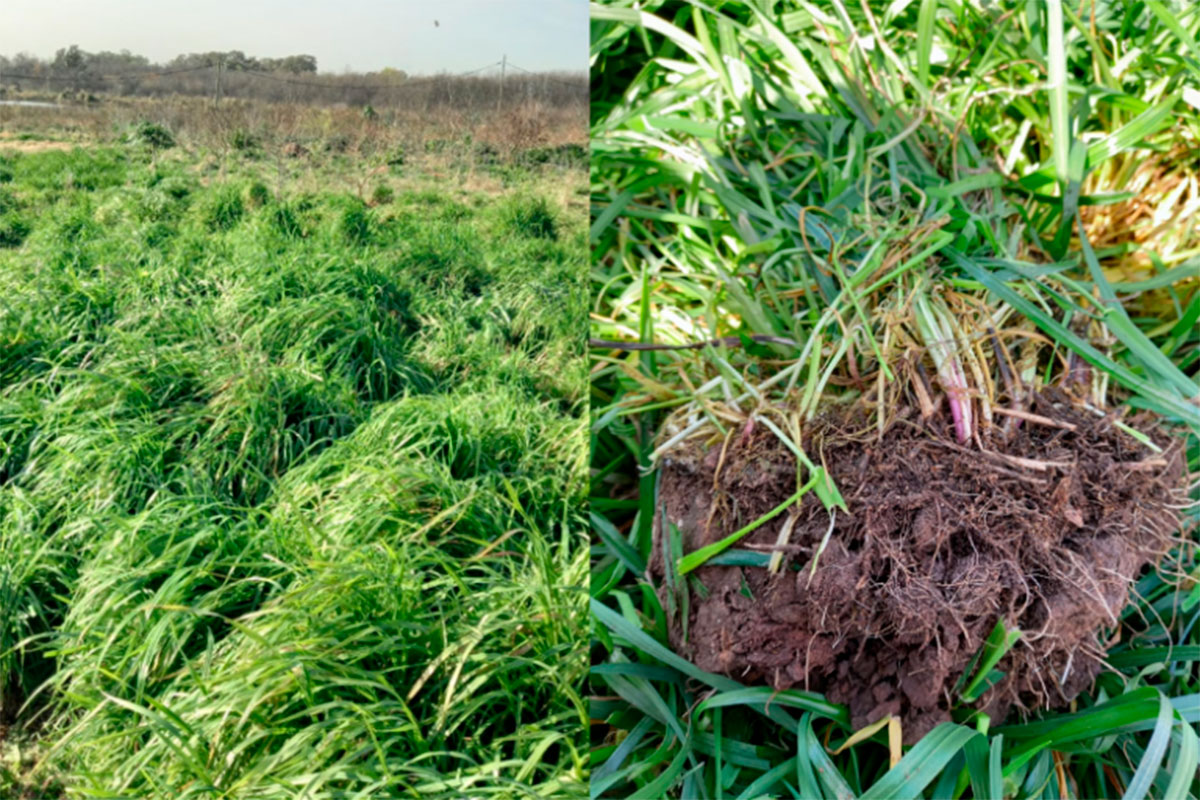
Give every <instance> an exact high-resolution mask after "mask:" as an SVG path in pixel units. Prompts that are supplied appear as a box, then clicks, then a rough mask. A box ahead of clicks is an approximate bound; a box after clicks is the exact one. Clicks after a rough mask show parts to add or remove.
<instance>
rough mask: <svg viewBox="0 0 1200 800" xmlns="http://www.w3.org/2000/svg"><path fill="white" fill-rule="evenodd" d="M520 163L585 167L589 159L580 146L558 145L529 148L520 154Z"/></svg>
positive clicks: (586, 151)
mask: <svg viewBox="0 0 1200 800" xmlns="http://www.w3.org/2000/svg"><path fill="white" fill-rule="evenodd" d="M519 160H520V161H522V162H523V163H525V164H530V165H541V164H557V165H559V166H563V167H586V166H587V165H588V163H589V160H590V157H589V154H588V149H587V148H586V147H585V146H583V145H581V144H575V143H573V142H572V143H571V144H560V145H558V146H557V147H531V148H530V149H528V150H526V151H524V152H523V153H521V156H520V159H519Z"/></svg>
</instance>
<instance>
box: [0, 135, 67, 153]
mask: <svg viewBox="0 0 1200 800" xmlns="http://www.w3.org/2000/svg"><path fill="white" fill-rule="evenodd" d="M76 147H82V145H80V144H79V143H77V142H55V141H50V140H48V139H14V138H11V134H6V133H4V132H3V131H0V151H5V152H10V153H13V152H15V153H44V152H46V151H49V150H67V151H69V150H74V149H75V148H76Z"/></svg>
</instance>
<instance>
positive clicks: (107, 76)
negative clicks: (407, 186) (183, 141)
mask: <svg viewBox="0 0 1200 800" xmlns="http://www.w3.org/2000/svg"><path fill="white" fill-rule="evenodd" d="M499 72H500V70H499V65H488V66H487V67H483V68H482V69H479V70H476V71H475V72H474V73H473V74H459V75H450V74H443V75H431V76H411V75H409V74H408V73H406V72H404V71H403V70H398V69H391V68H389V69H384V70H381V71H379V72H365V73H343V74H328V73H325V74H323V73H321V72H319V71H318V68H317V59H316V58H315V57H314V56H311V55H304V54H297V55H289V56H284V57H282V58H262V57H255V56H248V55H246V54H245V53H243V52H241V51H239V50H233V51H229V52H208V53H190V54H187V55H180V56H176V57H175V58H174V59H171V60H170V61H167V62H165V63H162V64H156V63H153V62H151V61H150V60H149V59H148V58H146V57H145V56H140V55H136V54H133V53H130V52H129V51H128V50H122V51H121V52H119V53H113V52H108V51H105V52H100V53H89V52H87V51H85V50H81V49H80V48H79V47H78V46H76V45H72V46H71V47H67V48H63V49H60V50H59V51H58V52H57V53H55V56H54V58H53V59H39V58H36V57H34V56H31V55H29V54H27V53H21V54H18V55H16V56H13V57H11V58H10V57H6V56H3V55H0V94H4V93H7V92H13V93H17V92H42V93H52V94H54V95H56V96H59V97H61V98H63V99H68V100H84V101H86V100H91V99H96V98H98V96H100V95H120V96H125V97H164V96H170V95H191V96H212V97H213V98H214V99H219V98H240V99H246V100H261V101H266V102H291V103H303V104H311V105H341V104H346V105H357V106H364V107H365V106H372V107H379V108H389V107H392V108H435V107H439V106H444V105H451V106H458V107H478V106H484V107H491V106H495V107H501V106H503V107H511V106H513V105H518V104H521V103H524V102H536V103H542V104H547V105H553V106H562V105H574V104H580V105H582V104H586V103H587V76H586V75H585V74H582V73H532V72H529V71H526V70H524V69H522V68H521V67H520V66H519V65H515V64H514V65H512V66H511V67H510V68H508V69H506V70H505V71H504V76H503V80H502V79H501V76H500V74H499ZM485 73H486V74H485Z"/></svg>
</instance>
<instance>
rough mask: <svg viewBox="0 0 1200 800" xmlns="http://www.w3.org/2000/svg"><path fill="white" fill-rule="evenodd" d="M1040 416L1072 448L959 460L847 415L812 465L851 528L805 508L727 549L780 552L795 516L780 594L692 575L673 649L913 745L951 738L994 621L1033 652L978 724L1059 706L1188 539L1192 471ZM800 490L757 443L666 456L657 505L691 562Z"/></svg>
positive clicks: (753, 434) (749, 580)
mask: <svg viewBox="0 0 1200 800" xmlns="http://www.w3.org/2000/svg"><path fill="white" fill-rule="evenodd" d="M1031 411H1032V412H1034V413H1036V414H1038V415H1041V416H1043V417H1046V418H1048V420H1049V419H1052V420H1054V421H1055V422H1057V423H1058V424H1059V425H1065V426H1068V427H1069V428H1073V429H1068V427H1058V426H1055V425H1050V424H1046V422H1031V421H1022V422H1020V423H1018V424H1017V425H1015V426H1014V425H1013V424H1012V423H1009V424H1008V426H1007V427H1008V428H1009V430H1008V433H1007V434H1001V433H1000V431H999V430H998V429H993V431H994V433H993V435H991V436H989V437H985V439H984V440H982V441H980V442H977V443H974V444H972V445H970V446H960V445H958V444H957V443H955V441H954V439H953V435H952V431H951V430H950V429H949V427H948V426H944V425H943V426H939V425H938V424H937V423H936V422H933V423H931V422H926V421H919V420H917V419H916V416H917V415H916V414H915V413H901V414H900V415H899V416H900V418H899V419H897V421H896V422H894V423H893V424H892V425H891V426H890V427H889V428H888V429H887V430H886V432H885V433H884V435H883V436H882V437H879V436H878V432H877V431H876V429H875V428H874V427H873V426H871V425H869V424H868V423H866V422H864V421H863V418H862V417H861V415H859V414H857V412H853V411H841V412H839V413H837V414H831V415H827V416H826V417H825V418H823V419H820V420H817V421H815V422H814V423H813V424H812V425H811V426H810V427H809V430H808V432H807V433H806V436H805V440H804V442H803V445H804V449H805V451H806V452H808V453H810V454H812V453H820V454H821V458H822V460H823V461H824V464H825V466H826V469H827V470H828V471H829V473H830V474H831V476H832V477H833V480H834V482H835V483H836V485H837V487H838V488H839V489H840V491H841V493H842V495H843V497H844V498H845V501H846V504H847V507H848V509H849V513H846V512H843V511H836V512H835V513H834V515H833V519H832V523H831V517H830V513H829V512H827V511H826V510H825V508H824V507H823V506H822V505H821V503H820V502H819V501H818V500H817V498H816V497H814V496H813V494H812V493H811V492H810V493H808V494H807V495H806V496H805V497H804V499H803V501H802V502H801V503H800V504H798V505H796V506H793V507H792V508H791V509H790V510H789V512H788V513H784V514H781V515H780V516H778V517H776V518H775V519H773V520H772V521H771V522H769V523H767V524H765V525H763V526H762V527H760V528H759V529H757V530H756V531H754V533H752V534H751V535H749V536H748V537H746V538H745V539H743V540H742V541H741V542H740V543H739V544H737V545H735V547H736V548H742V549H757V550H760V551H769V550H771V549H772V548H773V547H774V545H775V542H776V539H777V537H778V534H779V533H780V530H781V526H782V525H783V524H784V523H785V521H786V520H787V518H788V514H789V513H790V514H791V515H793V517H794V519H793V520H792V522H793V528H792V531H791V534H790V537H789V539H788V541H789V545H788V546H787V549H786V551H785V552H786V553H787V556H788V558H787V560H786V561H785V565H787V566H785V568H784V569H783V570H781V571H780V572H779V573H778V574H776V575H771V574H769V572H768V570H767V569H765V568H762V567H737V566H703V567H700V568H699V569H697V570H696V571H695V572H694V573H691V574H692V575H694V576H695V577H696V578H697V579H698V582H699V584H701V585H702V588H701V586H699V585H697V583H696V582H695V581H693V582H692V587H691V589H692V590H691V592H690V597H689V603H688V606H687V608H688V609H689V615H688V625H687V635H686V640H685V638H684V629H683V627H682V626H681V625H680V624H679V620H678V619H672V620H670V636H671V643H672V645H673V646H674V648H675V649H676V650H677V651H678V652H679V653H680V654H682V655H684V656H685V657H687V658H689V659H690V660H692V661H693V662H694V663H695V664H696V665H697V666H699V667H700V668H702V669H705V670H708V671H711V672H717V673H722V674H725V675H729V676H731V677H734V678H736V679H738V680H740V681H742V682H745V683H750V684H756V683H757V684H762V683H766V684H769V685H771V686H774V687H775V688H777V689H787V688H798V689H807V690H812V691H816V692H822V693H824V694H825V695H826V696H827V697H828V698H829V699H830V700H832V701H835V702H838V703H844V704H846V705H847V706H848V707H849V709H850V713H851V717H852V721H853V724H854V725H855V727H861V726H863V725H866V724H868V723H871V722H874V721H876V720H878V719H881V718H882V717H884V716H885V715H888V714H895V715H899V716H900V718H901V722H902V726H903V731H904V739H905V741H906V742H909V743H911V742H915V741H916V740H917V739H919V738H920V737H921V736H923V735H924V734H925V733H927V732H928V731H929V730H930V729H932V728H933V727H934V726H935V725H936V724H937V723H939V722H942V721H945V720H948V719H949V718H950V715H949V709H950V707H951V705H952V704H953V703H954V702H956V698H955V696H954V689H955V684H956V682H957V681H958V679H959V677H960V676H961V675H962V673H963V672H964V671H966V669H967V668H968V666H969V663H970V661H971V659H972V658H973V656H974V655H975V653H976V652H977V651H978V650H979V648H980V646H981V644H982V643H983V641H984V639H985V638H986V637H987V635H988V634H989V633H990V632H991V631H992V628H993V627H994V626H995V624H996V621H997V620H998V619H1003V620H1004V622H1005V625H1006V626H1007V627H1008V628H1010V629H1011V628H1012V627H1017V628H1019V629H1020V630H1021V631H1023V636H1022V638H1021V639H1020V640H1019V641H1018V643H1017V645H1016V646H1015V647H1014V648H1013V650H1012V651H1010V652H1009V654H1008V655H1006V656H1005V657H1004V659H1003V660H1002V661H1001V662H1000V664H999V669H1002V670H1003V671H1004V672H1005V673H1006V677H1005V678H1004V679H1003V680H1001V681H1000V682H999V683H997V684H996V686H994V687H993V688H992V689H991V690H989V691H988V692H987V693H986V694H985V695H984V696H983V697H982V698H981V699H980V701H979V707H981V708H982V709H983V710H984V711H986V712H987V713H989V714H990V715H991V716H992V718H993V719H996V720H999V719H1000V718H1002V717H1003V716H1004V715H1005V714H1006V713H1007V712H1008V710H1009V709H1010V708H1012V707H1013V706H1014V705H1015V706H1017V707H1019V708H1022V709H1026V710H1030V709H1033V708H1038V707H1055V706H1060V705H1063V704H1065V703H1067V702H1068V701H1069V700H1071V699H1072V698H1073V697H1074V696H1075V695H1077V694H1078V693H1079V692H1080V691H1082V690H1083V689H1085V688H1087V687H1088V686H1089V685H1090V684H1091V683H1092V681H1093V679H1094V678H1095V676H1096V675H1097V674H1098V673H1099V672H1100V670H1101V669H1102V668H1103V654H1104V646H1103V644H1102V642H1101V640H1102V637H1103V635H1104V632H1105V631H1106V629H1108V630H1111V629H1113V628H1115V627H1116V621H1117V618H1118V615H1119V614H1120V612H1121V609H1122V608H1123V607H1124V606H1125V604H1126V602H1127V601H1128V599H1129V588H1130V584H1131V582H1132V581H1133V580H1134V579H1136V577H1137V576H1138V574H1139V572H1140V571H1141V570H1142V569H1143V568H1144V567H1146V565H1148V564H1152V563H1156V562H1157V561H1158V560H1159V559H1161V557H1162V556H1163V554H1164V553H1165V552H1166V551H1167V550H1168V549H1169V547H1170V544H1171V539H1170V537H1171V536H1172V535H1173V534H1175V533H1176V532H1177V531H1178V528H1179V524H1180V523H1179V517H1178V514H1177V513H1176V512H1175V511H1173V510H1172V509H1170V508H1168V507H1167V506H1168V505H1169V504H1171V503H1173V502H1177V500H1176V499H1173V498H1178V497H1179V496H1180V494H1179V492H1180V490H1181V489H1182V486H1183V484H1184V483H1185V476H1184V473H1185V466H1184V461H1183V458H1182V455H1181V447H1180V442H1179V441H1178V440H1176V439H1172V438H1171V437H1169V436H1167V435H1164V434H1163V433H1161V432H1155V433H1152V436H1153V437H1154V439H1155V441H1156V442H1157V443H1158V444H1159V446H1160V447H1162V448H1163V449H1164V452H1163V453H1161V454H1158V453H1154V452H1153V451H1152V450H1150V449H1149V448H1148V447H1146V446H1145V445H1143V444H1141V443H1139V442H1138V441H1137V440H1135V439H1134V438H1133V437H1131V436H1129V435H1128V434H1126V433H1123V432H1121V431H1120V430H1118V429H1117V428H1115V427H1114V426H1113V425H1112V422H1111V420H1110V419H1107V418H1104V419H1102V418H1100V417H1097V416H1094V415H1092V414H1090V413H1089V412H1086V411H1081V410H1076V409H1075V408H1073V407H1071V406H1070V405H1069V404H1068V403H1067V401H1066V399H1065V398H1064V397H1062V396H1059V395H1056V394H1051V393H1046V394H1044V395H1042V396H1041V397H1039V398H1036V399H1035V401H1034V404H1033V407H1032V409H1031ZM907 417H911V418H907ZM998 419H999V418H998ZM1136 424H1137V425H1139V426H1142V427H1143V429H1144V428H1145V427H1147V426H1149V421H1148V420H1138V421H1136ZM796 488H797V486H796V464H795V458H794V456H792V454H791V453H790V451H788V450H786V449H784V447H783V445H781V444H780V442H779V440H778V439H777V438H775V437H774V435H773V434H772V433H771V432H770V431H769V430H768V429H766V427H765V426H762V425H759V426H757V427H751V428H748V429H742V430H739V431H737V432H734V433H733V434H732V435H731V436H730V438H729V439H728V442H727V443H724V442H722V441H717V442H716V443H714V444H713V445H712V446H711V447H709V448H707V449H693V450H686V451H677V452H674V453H672V454H670V457H669V458H668V459H667V460H666V461H665V462H664V468H663V477H662V484H661V494H660V498H661V503H662V507H663V508H665V512H666V515H667V517H668V518H669V519H670V521H671V522H672V523H674V524H675V525H677V526H678V528H679V530H680V532H681V535H682V552H683V553H688V552H691V551H693V550H695V549H697V548H699V547H702V546H704V545H706V544H709V543H711V542H715V541H718V540H720V539H722V538H724V537H725V536H727V535H729V534H730V533H732V532H734V531H735V530H737V529H739V528H741V527H742V526H744V525H746V524H747V523H749V522H751V521H753V520H755V519H757V518H758V517H760V516H762V515H763V514H765V513H766V512H767V511H769V510H771V509H772V508H774V507H776V506H777V505H779V504H780V503H782V502H783V501H784V500H786V499H787V498H788V497H790V496H791V495H792V494H793V493H794V492H795V491H796ZM831 524H832V530H831ZM662 527H663V526H662V519H661V517H660V519H659V520H658V521H657V524H656V525H655V550H654V553H655V556H654V558H653V559H652V565H651V570H652V572H653V573H654V574H655V575H656V576H657V577H658V579H659V580H660V582H661V579H662V577H663V560H662V553H663V541H662ZM830 530H831V535H830V537H829V542H828V544H827V546H826V548H825V550H824V551H823V552H822V553H821V554H820V556H819V558H818V566H817V569H816V571H815V574H813V576H812V578H811V580H810V577H809V576H810V570H809V567H810V564H811V559H812V555H813V553H814V551H815V550H816V548H817V546H818V545H819V543H820V542H821V540H822V538H823V537H824V536H825V535H826V532H827V531H830ZM788 562H791V563H790V564H788ZM659 591H660V596H662V597H663V598H664V600H665V599H666V597H665V589H663V588H660V590H659ZM666 606H667V603H665V602H664V607H666ZM681 607H682V606H681Z"/></svg>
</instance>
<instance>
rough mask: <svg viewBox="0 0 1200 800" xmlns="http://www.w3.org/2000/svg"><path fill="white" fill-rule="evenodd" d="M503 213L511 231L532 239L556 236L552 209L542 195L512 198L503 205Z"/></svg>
mask: <svg viewBox="0 0 1200 800" xmlns="http://www.w3.org/2000/svg"><path fill="white" fill-rule="evenodd" d="M503 214H504V221H505V224H506V225H508V228H509V230H511V231H512V232H513V233H516V234H518V235H520V236H526V237H529V238H534V239H556V238H558V225H557V221H556V219H555V214H554V211H553V209H551V208H550V203H549V202H548V201H547V200H546V198H544V197H529V198H524V197H521V198H514V199H512V200H510V201H508V203H506V204H505V205H504V208H503Z"/></svg>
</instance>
